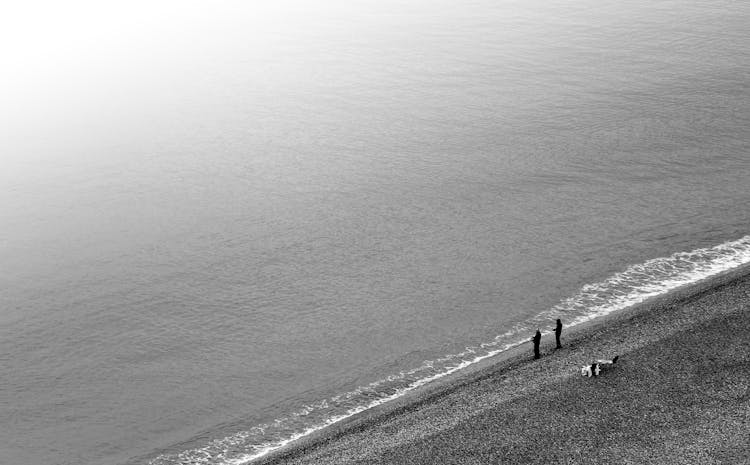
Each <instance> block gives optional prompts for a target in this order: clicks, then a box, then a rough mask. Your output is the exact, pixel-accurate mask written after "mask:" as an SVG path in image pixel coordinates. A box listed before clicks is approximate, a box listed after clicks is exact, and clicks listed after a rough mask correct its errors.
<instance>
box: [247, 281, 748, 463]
mask: <svg viewBox="0 0 750 465" xmlns="http://www.w3.org/2000/svg"><path fill="white" fill-rule="evenodd" d="M747 271H748V270H747V268H745V269H742V270H738V271H735V272H733V273H728V274H725V275H722V276H720V277H718V278H715V279H712V280H709V281H704V282H701V283H699V284H697V285H693V286H690V287H688V288H684V289H680V290H678V291H677V292H674V293H672V294H670V295H667V296H664V297H662V298H660V299H656V300H653V301H649V302H646V303H645V304H643V305H640V306H638V307H635V308H632V309H629V310H625V311H622V312H618V313H617V314H616V315H614V316H609V317H605V318H600V319H598V320H595V321H593V322H590V323H588V324H585V325H582V326H580V327H577V328H574V329H572V330H570V331H564V332H563V348H562V349H558V350H555V349H554V346H555V343H554V335H551V336H550V335H546V336H545V338H544V339H543V340H542V358H541V359H540V360H532V350H531V345H530V344H525V345H524V346H521V347H518V348H516V349H515V350H513V351H509V352H508V353H506V354H503V356H501V357H498V359H497V360H493V362H492V363H491V364H487V365H485V366H482V367H479V368H476V369H474V370H469V371H468V372H467V373H463V374H462V375H461V376H457V377H454V378H452V379H449V380H446V381H444V382H442V383H439V384H437V385H435V386H432V387H428V388H427V389H424V390H422V391H420V392H418V393H416V394H413V395H410V396H407V397H405V398H404V399H401V400H400V401H396V402H394V403H391V404H390V405H387V406H383V408H380V409H374V410H373V411H369V412H365V413H364V414H362V415H359V416H356V417H353V418H352V419H350V420H348V421H345V422H342V423H341V424H338V425H334V426H332V427H329V428H327V429H325V430H323V431H321V432H319V433H318V434H316V435H313V436H310V437H308V438H304V439H302V440H300V441H298V442H296V443H293V444H291V445H290V446H288V447H287V448H285V449H281V450H279V451H277V452H275V453H274V454H271V455H269V456H267V457H265V458H263V459H262V460H259V461H258V463H264V464H282V463H283V464H326V463H347V464H348V463H356V464H434V463H445V464H448V463H450V464H489V463H685V464H687V463H690V464H694V463H701V464H710V463H717V464H718V463H748V462H747V461H748V460H750V459H748V457H750V445H748V444H749V443H750V441H748V434H749V433H748V432H749V431H750V275H748V273H747ZM553 324H554V322H551V323H550V326H552V325H553ZM615 355H619V356H620V359H619V360H618V363H617V365H616V366H615V367H614V368H613V369H611V370H608V371H605V372H604V373H603V374H602V375H601V376H599V377H596V378H585V377H582V376H581V372H580V367H581V366H582V365H585V364H586V363H590V362H591V361H593V360H596V359H599V358H612V357H613V356H615Z"/></svg>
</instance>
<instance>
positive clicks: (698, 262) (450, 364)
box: [150, 236, 750, 465]
mask: <svg viewBox="0 0 750 465" xmlns="http://www.w3.org/2000/svg"><path fill="white" fill-rule="evenodd" d="M747 263H750V236H745V237H743V238H741V239H738V240H736V241H731V242H727V243H724V244H720V245H718V246H715V247H711V248H701V249H696V250H693V251H691V252H679V253H675V254H673V255H671V256H669V257H662V258H655V259H652V260H648V261H646V262H644V263H642V264H638V265H633V266H630V267H628V268H627V269H625V270H624V271H622V272H620V273H617V274H615V275H613V276H611V277H609V278H607V279H606V280H604V281H602V282H599V283H593V284H587V285H585V286H583V287H582V288H581V290H580V291H579V292H578V293H577V294H576V295H574V296H572V297H570V298H568V299H565V300H563V301H561V302H560V303H559V304H557V305H555V306H554V307H552V308H550V309H548V310H547V311H544V312H542V313H540V314H538V315H537V316H536V317H534V318H532V319H530V320H527V321H525V322H524V323H522V324H518V325H515V326H514V327H512V328H511V329H510V330H508V331H506V332H505V333H503V334H500V335H498V336H496V337H495V338H494V339H493V340H492V341H489V342H485V343H482V344H480V345H478V346H471V347H467V348H466V349H465V350H464V351H462V352H459V353H457V354H449V355H446V356H444V357H440V358H437V359H435V360H428V361H425V362H424V363H422V365H420V366H418V367H416V368H413V369H411V370H407V371H402V372H400V373H398V374H394V375H391V376H388V377H387V378H385V379H382V380H379V381H375V382H373V383H370V384H368V385H366V386H361V387H359V388H357V389H355V390H354V391H351V392H347V393H344V394H341V395H338V396H335V397H332V398H330V399H327V400H322V401H320V402H317V403H314V404H309V405H307V406H305V407H304V408H302V409H301V410H299V411H298V412H295V413H292V414H290V415H289V416H287V417H284V418H280V419H277V420H275V421H273V422H271V423H269V424H263V425H259V426H256V427H254V428H251V429H249V430H247V431H242V432H239V433H236V434H234V435H231V436H228V437H225V438H223V439H217V440H215V441H212V442H211V443H209V444H208V445H206V446H204V447H201V448H198V449H191V450H186V451H183V452H181V453H179V454H173V455H162V456H159V457H157V458H155V459H154V460H152V461H151V462H150V465H174V464H185V465H187V464H212V465H245V464H247V463H249V462H251V461H253V460H254V459H257V458H259V457H262V456H264V455H266V454H268V453H269V452H272V451H274V450H276V449H279V448H281V447H283V446H285V445H287V444H289V443H290V442H293V441H295V440H297V439H299V438H301V437H304V436H307V435H309V434H311V433H313V432H315V431H318V430H320V429H323V428H325V427H327V426H329V425H332V424H334V423H337V422H339V421H341V420H343V419H345V418H349V417H351V416H353V415H355V414H357V413H359V412H362V411H364V410H368V409H371V408H373V407H375V406H378V405H381V404H383V403H385V402H388V401H390V400H393V399H396V398H398V397H401V396H403V395H404V394H405V393H407V392H409V391H412V390H414V389H417V388H419V387H421V386H424V385H425V384H427V383H429V382H432V381H434V380H436V379H438V378H442V377H444V376H447V375H450V374H452V373H455V372H456V371H458V370H461V369H463V368H465V367H467V366H470V365H473V364H475V363H478V362H480V361H482V360H484V359H487V358H489V357H492V356H494V355H497V354H499V353H501V352H504V351H506V350H508V349H509V348H511V347H514V346H517V345H520V344H522V343H523V342H525V341H526V340H527V338H526V337H521V336H522V335H523V336H526V335H528V334H529V331H532V330H533V329H535V328H537V327H543V326H547V325H548V323H549V321H550V318H558V317H561V316H562V317H564V318H565V319H566V322H567V323H566V324H567V325H568V326H571V325H575V324H580V323H582V322H585V321H588V320H591V319H593V318H596V317H599V316H603V315H606V314H609V313H612V312H615V311H618V310H621V309H623V308H626V307H629V306H631V305H634V304H637V303H640V302H643V301H644V300H646V299H648V298H650V297H654V296H657V295H661V294H664V293H666V292H669V291H671V290H673V289H675V288H678V287H680V286H683V285H686V284H691V283H695V282H697V281H700V280H702V279H705V278H708V277H711V276H714V275H716V274H718V273H721V272H723V271H726V270H729V269H732V268H736V267H738V266H741V265H744V264H747ZM547 332H549V331H547Z"/></svg>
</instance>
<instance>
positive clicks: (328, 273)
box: [0, 1, 750, 465]
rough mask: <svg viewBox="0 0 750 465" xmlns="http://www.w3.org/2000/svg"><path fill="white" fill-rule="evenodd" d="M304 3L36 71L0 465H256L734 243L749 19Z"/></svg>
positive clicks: (743, 218) (655, 285) (24, 113)
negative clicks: (42, 73)
mask: <svg viewBox="0 0 750 465" xmlns="http://www.w3.org/2000/svg"><path fill="white" fill-rule="evenodd" d="M292 3H294V2H291V3H289V4H287V3H284V5H283V6H280V7H278V9H277V10H274V11H268V12H264V14H267V15H270V16H273V18H275V21H276V22H275V23H273V26H270V25H267V26H266V27H261V28H258V27H250V26H251V25H253V26H257V25H258V24H259V23H258V20H257V17H256V16H257V15H256V16H253V14H252V12H250V11H249V10H247V9H242V8H240V7H239V4H238V5H234V6H232V7H230V6H223V7H217V9H216V10H214V11H212V12H210V14H208V13H207V16H206V17H205V18H203V17H201V15H197V16H196V18H197V19H196V18H192V17H191V18H192V19H190V21H192V22H190V25H191V27H192V26H194V25H196V24H198V25H202V26H205V27H206V28H209V29H210V28H211V27H213V28H217V30H216V31H214V32H217V33H216V34H213V35H211V34H196V35H194V36H193V35H189V34H188V36H189V37H190V39H191V40H190V41H185V43H182V42H180V41H174V42H169V44H167V45H164V44H162V45H163V47H164V50H163V52H164V53H165V56H167V55H168V56H170V57H172V58H171V59H170V60H171V61H168V62H166V61H165V62H160V63H162V64H161V65H159V66H160V67H158V68H155V67H154V66H156V65H154V64H153V63H151V62H148V63H146V62H145V61H144V62H140V61H137V60H136V59H135V58H133V56H130V55H128V56H126V57H125V58H120V59H121V60H124V61H123V62H120V61H117V60H118V59H115V58H112V57H111V56H110V55H107V56H106V57H105V56H102V57H100V58H101V59H102V60H107V61H106V63H107V64H108V65H111V66H113V67H115V69H119V68H117V67H118V66H122V67H123V68H128V69H131V70H136V71H132V73H131V74H117V73H115V75H110V74H107V73H108V72H109V71H108V70H109V68H107V67H105V66H102V68H101V69H99V68H86V69H85V70H78V69H71V70H68V71H69V72H70V73H72V74H71V75H76V74H75V73H78V74H80V76H79V75H76V76H77V77H79V78H86V79H89V80H90V81H91V82H96V83H97V84H96V85H94V84H92V87H91V88H80V89H79V88H77V87H76V88H71V87H69V86H68V85H67V84H65V85H63V84H61V83H60V79H62V78H61V77H60V76H58V75H55V74H51V75H50V76H51V77H50V78H49V82H46V81H45V82H42V81H38V82H37V81H34V82H32V83H25V84H24V85H27V86H37V87H38V88H34V89H33V90H35V91H36V90H38V91H39V92H37V93H36V95H47V94H49V95H54V96H58V94H59V96H60V99H62V100H60V99H48V100H44V101H42V99H41V97H40V102H42V103H39V102H36V103H35V104H38V105H41V107H40V109H37V110H39V111H37V110H34V108H31V109H29V108H30V107H25V106H19V107H18V108H16V110H17V112H16V116H17V118H16V119H15V120H14V121H13V122H11V123H9V124H11V126H9V127H11V128H12V129H14V131H10V132H9V135H3V136H2V137H3V138H4V139H3V145H4V147H7V148H8V150H3V152H4V154H3V155H0V156H2V157H3V162H4V166H5V169H4V170H3V172H2V173H0V181H2V185H3V196H2V198H0V223H1V224H2V232H0V262H1V263H2V264H3V266H2V268H0V362H1V363H2V369H3V373H4V375H3V376H2V377H0V462H9V463H60V464H68V463H70V464H73V463H75V464H81V465H87V464H149V463H150V464H152V465H173V464H181V463H193V464H194V463H204V464H230V463H231V464H235V463H236V464H239V463H244V462H246V461H247V460H249V459H250V458H252V457H254V456H257V455H259V454H262V453H264V452H266V451H268V450H271V449H272V448H274V447H277V446H278V445H281V444H283V443H285V442H286V441H288V440H289V439H290V438H294V437H297V436H299V435H300V434H303V433H305V432H308V431H310V430H313V429H316V428H319V427H321V426H323V425H325V424H327V423H330V422H331V421H333V420H336V419H339V418H343V417H346V416H348V415H351V414H352V412H355V411H359V410H361V409H363V408H367V407H369V406H372V405H376V404H378V403H381V402H384V401H387V400H388V399H391V398H393V397H396V396H399V395H400V394H402V393H403V392H405V391H407V390H410V389H413V388H415V387H418V386H420V385H422V384H423V383H425V382H427V381H429V380H430V379H434V378H436V377H440V376H444V375H445V374H446V373H449V372H452V371H455V370H457V369H460V368H461V367H463V366H466V365H467V364H469V363H472V362H474V361H476V360H478V359H481V358H483V357H488V356H490V355H492V354H493V353H497V352H498V351H501V350H503V349H505V348H507V347H510V346H512V345H514V344H517V343H518V342H519V341H523V340H527V339H528V338H529V337H530V336H531V335H532V334H533V331H534V330H536V328H537V327H539V328H541V329H542V331H543V332H545V333H546V332H549V331H550V330H551V329H552V327H553V326H554V320H555V319H556V318H562V319H563V322H564V323H565V324H566V325H568V326H569V325H571V324H574V323H576V322H581V321H585V320H587V319H589V318H592V317H594V316H597V315H601V314H604V313H607V312H611V311H616V310H617V309H620V308H623V307H625V306H627V305H631V304H633V303H637V302H639V301H640V300H642V299H644V298H647V297H649V296H653V295H659V294H660V293H663V292H667V291H668V290H670V289H673V288H674V287H676V286H679V285H682V284H686V283H690V282H694V281H696V280H699V279H702V278H705V277H708V276H711V275H713V274H715V273H718V272H721V271H723V270H727V269H731V268H733V267H736V266H739V265H741V264H744V263H747V262H748V261H750V236H748V233H750V209H748V208H747V205H749V204H750V185H749V184H748V182H747V180H748V179H750V162H748V148H750V129H749V128H750V124H749V123H750V87H749V86H748V84H747V82H746V76H748V75H749V73H750V55H749V54H748V50H750V34H748V32H747V27H746V25H747V24H748V23H749V22H750V7H748V6H745V5H743V4H736V3H732V2H718V3H717V2H704V1H687V2H662V1H659V2H631V3H629V4H628V5H622V4H621V3H617V2H583V3H581V2H566V1H562V2H552V3H545V4H544V5H543V6H542V5H541V4H537V3H534V2H531V3H529V2H524V3H516V2H485V1H479V2H472V3H471V4H461V5H459V4H454V3H451V2H438V3H434V2H431V3H429V5H428V4H427V3H420V2H408V4H407V5H402V4H400V5H395V4H391V3H388V2H363V1H355V2H348V3H347V4H346V5H344V4H342V5H337V4H334V3H331V4H326V5H321V6H320V8H319V9H314V8H313V9H308V10H302V9H300V8H291V5H292ZM297 6H299V5H297ZM235 7H237V8H239V9H234V8H235ZM188 8H189V7H188ZM288 8H289V9H288ZM196 11H197V10H196ZM168 13H169V12H166V13H164V15H165V18H168V17H169V14H168ZM186 21H187V19H185V18H183V17H182V16H179V17H177V18H174V22H176V24H178V25H183V26H185V27H186V28H187V26H186V25H187V24H188V23H187V22H186ZM196 21H197V22H196ZM183 22H184V24H183ZM251 23H252V24H251ZM269 24H270V23H269ZM175 27H177V26H175ZM219 29H220V30H221V34H219V33H218V30H219ZM186 30H187V29H186ZM196 30H197V29H196ZM190 31H194V29H190ZM190 34H193V32H191V33H190ZM165 44H166V42H165ZM159 46H161V45H159ZM168 46H169V47H172V48H168ZM156 48H158V47H156ZM159 50H161V49H159ZM167 51H168V52H169V54H167V53H166V52H167ZM128 60H136V61H132V62H131V61H128ZM144 63H145V64H144ZM136 65H139V66H141V68H139V67H138V66H136ZM71 66H72V65H71ZM140 69H143V71H138V70H140ZM156 71H159V72H156ZM56 76H57V78H59V79H57V78H56ZM39 79H42V78H39ZM73 80H74V79H73ZM71 82H72V81H71ZM45 85H46V87H44V86H45ZM71 89H72V90H71ZM42 90H43V91H45V92H47V94H44V93H43V92H42ZM71 92H72V94H71ZM71 95H72V96H73V97H70V96H71ZM110 95H111V96H112V97H111V98H109V97H107V99H104V98H103V96H110ZM114 95H117V97H114ZM123 96H124V97H123ZM68 98H78V101H77V103H76V105H74V106H70V105H67V106H66V104H65V102H68V100H65V99H68ZM104 101H106V102H107V105H108V107H107V111H101V105H103V103H102V102H104ZM27 103H28V102H27ZM53 104H55V105H53ZM19 105H21V104H19ZM29 105H31V104H30V103H29ZM45 105H47V106H48V107H46V106H45ZM60 108H67V109H74V110H70V112H69V113H67V114H66V113H65V112H63V111H62V110H61V109H60ZM32 110H33V111H32ZM89 110H90V111H89ZM12 124H15V125H16V126H12ZM30 134H33V137H30Z"/></svg>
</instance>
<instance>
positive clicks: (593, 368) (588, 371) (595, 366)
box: [581, 355, 620, 378]
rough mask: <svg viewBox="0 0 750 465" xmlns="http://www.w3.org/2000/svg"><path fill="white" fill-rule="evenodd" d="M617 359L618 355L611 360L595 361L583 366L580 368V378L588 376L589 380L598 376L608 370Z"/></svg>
mask: <svg viewBox="0 0 750 465" xmlns="http://www.w3.org/2000/svg"><path fill="white" fill-rule="evenodd" d="M618 358H620V356H619V355H618V356H616V357H615V358H613V359H612V360H597V361H596V362H591V364H590V365H584V366H582V367H581V376H588V377H589V378H591V377H592V376H599V373H601V372H602V370H604V369H605V368H610V367H612V366H613V365H614V364H615V363H617V359H618Z"/></svg>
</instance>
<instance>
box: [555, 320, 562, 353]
mask: <svg viewBox="0 0 750 465" xmlns="http://www.w3.org/2000/svg"><path fill="white" fill-rule="evenodd" d="M560 334H562V321H560V319H559V318H558V319H557V326H555V341H556V342H557V348H558V349H562V344H560Z"/></svg>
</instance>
